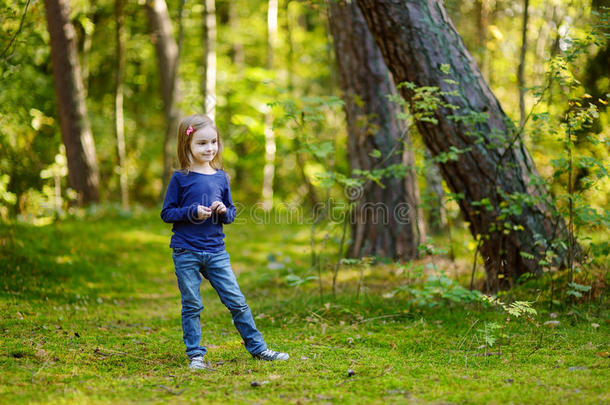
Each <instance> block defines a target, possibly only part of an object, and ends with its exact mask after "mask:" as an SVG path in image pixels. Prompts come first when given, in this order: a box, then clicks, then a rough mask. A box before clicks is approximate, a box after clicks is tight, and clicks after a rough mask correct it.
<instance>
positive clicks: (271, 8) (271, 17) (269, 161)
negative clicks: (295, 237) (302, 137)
mask: <svg viewBox="0 0 610 405" xmlns="http://www.w3.org/2000/svg"><path fill="white" fill-rule="evenodd" d="M267 4H268V7H267V63H266V67H267V69H268V70H271V69H273V57H274V53H275V51H274V49H275V46H276V42H277V11H278V10H277V8H278V0H269V1H268V2H267ZM263 121H264V130H263V132H264V133H265V166H264V168H263V190H262V195H263V209H265V210H270V209H271V208H273V177H274V176H275V150H276V144H275V134H274V132H273V115H272V113H271V108H269V107H266V109H265V114H264V118H263Z"/></svg>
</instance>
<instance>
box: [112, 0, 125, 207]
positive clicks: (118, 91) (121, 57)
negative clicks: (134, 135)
mask: <svg viewBox="0 0 610 405" xmlns="http://www.w3.org/2000/svg"><path fill="white" fill-rule="evenodd" d="M114 12H115V19H116V31H115V34H116V58H117V64H116V82H115V87H114V124H115V125H114V131H115V135H116V144H117V154H118V158H119V179H120V183H121V204H122V206H123V209H128V208H129V190H128V188H127V166H126V160H127V159H126V157H125V119H124V114H123V82H124V80H125V3H124V0H115V3H114Z"/></svg>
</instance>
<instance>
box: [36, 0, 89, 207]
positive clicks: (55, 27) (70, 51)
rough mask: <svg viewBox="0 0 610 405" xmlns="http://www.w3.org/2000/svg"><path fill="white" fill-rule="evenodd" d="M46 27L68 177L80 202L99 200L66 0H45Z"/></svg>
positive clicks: (78, 67)
mask: <svg viewBox="0 0 610 405" xmlns="http://www.w3.org/2000/svg"><path fill="white" fill-rule="evenodd" d="M44 4H45V10H46V18H47V29H48V31H49V37H50V39H51V59H52V61H53V78H54V80H53V81H54V83H55V95H56V98H57V110H58V113H59V125H60V127H61V135H62V139H63V142H64V145H65V147H66V155H67V158H68V181H69V182H70V186H71V187H72V188H74V189H75V190H76V191H77V192H78V193H79V202H81V203H89V202H96V201H98V200H99V170H98V166H97V158H96V154H95V144H94V143H93V135H92V134H91V126H90V124H89V118H88V117H87V106H86V105H85V93H84V88H83V80H82V77H81V72H80V65H79V62H78V54H77V51H76V33H75V31H74V27H73V26H72V23H71V22H70V7H69V4H68V0H45V2H44Z"/></svg>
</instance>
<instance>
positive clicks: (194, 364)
mask: <svg viewBox="0 0 610 405" xmlns="http://www.w3.org/2000/svg"><path fill="white" fill-rule="evenodd" d="M189 368H190V369H191V370H211V371H215V370H214V369H213V368H212V367H210V365H209V364H207V363H206V362H205V361H204V360H203V356H195V357H193V358H192V359H191V364H189Z"/></svg>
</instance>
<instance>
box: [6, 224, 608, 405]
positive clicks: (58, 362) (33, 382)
mask: <svg viewBox="0 0 610 405" xmlns="http://www.w3.org/2000/svg"><path fill="white" fill-rule="evenodd" d="M225 230H226V234H227V250H228V251H229V253H230V254H231V259H232V264H233V268H234V270H235V271H236V273H237V274H238V280H239V281H240V284H241V287H242V290H243V291H244V293H245V295H246V297H247V299H248V302H249V304H250V306H251V308H252V311H253V313H254V314H255V316H256V321H257V325H258V326H259V329H260V330H261V331H262V333H263V335H264V336H265V340H266V341H267V343H268V344H269V346H270V347H271V348H275V349H280V350H284V351H287V352H289V353H290V355H291V359H290V361H288V362H285V363H264V362H259V361H255V360H253V359H252V358H251V357H250V356H249V355H248V353H247V352H246V351H245V350H244V348H243V344H242V342H241V339H240V338H239V335H238V334H237V332H236V331H235V329H234V328H233V326H232V324H231V318H230V315H229V312H228V311H227V310H226V308H224V307H223V306H222V304H221V303H220V302H219V300H218V298H217V296H216V294H215V292H214V291H213V290H212V288H211V287H210V286H209V285H204V287H203V289H202V290H203V291H202V296H203V300H204V305H205V309H204V312H203V314H202V324H203V339H204V343H205V344H206V345H207V346H208V348H209V351H208V355H207V356H206V357H207V360H209V361H210V362H211V363H212V364H213V365H214V366H215V368H216V371H215V372H212V371H204V372H191V371H190V370H188V368H187V360H186V357H185V355H184V349H183V344H182V340H181V336H182V332H181V329H180V298H179V292H178V289H177V287H176V282H175V276H174V274H173V265H172V262H171V255H170V250H169V248H168V247H167V245H168V243H169V238H170V235H171V231H170V227H169V226H168V225H167V224H163V223H162V222H161V221H160V219H159V217H158V213H157V212H150V213H145V214H144V215H141V216H139V217H135V218H121V217H116V216H115V217H107V218H101V219H92V220H87V221H76V220H66V221H63V222H59V223H56V224H54V225H48V226H41V227H34V226H29V225H23V224H14V225H0V235H1V236H0V275H1V276H2V279H1V281H0V316H1V319H0V331H1V332H2V339H1V340H0V350H1V351H0V403H45V404H49V403H51V404H52V403H131V402H134V403H139V402H147V403H149V402H152V403H165V402H168V401H170V402H175V403H193V402H202V403H226V402H236V403H253V402H256V403H306V402H321V403H325V402H330V403H343V402H346V403H362V402H369V403H371V402H372V403H387V402H389V403H404V402H415V403H428V402H432V403H553V404H555V403H578V404H586V403H591V404H599V403H608V402H610V394H609V392H608V385H607V381H608V380H609V377H610V372H609V362H610V359H609V358H608V354H607V352H608V351H609V348H608V342H609V339H608V337H609V336H608V322H607V315H608V313H607V311H606V310H605V309H604V310H602V311H601V312H597V313H595V314H593V315H591V316H593V318H590V319H589V320H587V321H585V320H584V319H583V317H582V316H581V317H577V316H575V315H573V314H569V313H560V314H559V317H558V318H557V320H559V321H560V324H559V326H558V327H556V328H549V327H548V326H544V325H543V323H544V322H545V321H546V320H548V319H549V316H548V313H545V312H544V311H543V310H542V309H541V308H538V309H539V314H538V316H537V317H535V319H534V321H533V322H528V321H526V320H522V319H517V320H513V321H511V322H509V323H508V324H505V322H504V318H505V315H504V314H502V313H500V312H498V311H497V310H490V309H483V308H481V307H479V306H476V305H471V306H463V305H445V306H441V307H437V308H432V309H427V310H420V309H418V308H414V307H413V306H412V305H410V304H409V302H408V297H406V296H404V295H401V294H397V295H395V296H394V297H393V298H391V299H388V298H384V297H383V295H384V293H387V292H389V291H391V290H392V289H393V288H395V287H396V286H397V285H399V284H400V283H402V282H404V279H402V278H401V276H400V275H397V272H396V271H394V270H395V269H394V268H393V265H391V264H389V265H384V266H377V267H374V268H372V269H371V270H370V271H369V272H367V273H365V278H364V285H365V287H366V288H365V290H364V291H363V292H362V293H361V294H360V296H359V297H358V298H356V288H357V287H356V286H357V284H358V272H357V271H355V270H347V269H342V270H341V274H340V278H339V280H340V283H339V293H338V295H337V297H332V295H331V294H330V287H329V280H330V275H329V274H325V275H324V277H323V281H324V283H323V295H322V296H321V297H320V295H319V291H318V288H319V286H318V282H317V281H313V282H310V283H308V284H304V285H301V286H299V287H290V286H288V285H287V282H286V275H288V274H289V273H292V272H294V273H295V274H298V275H299V276H301V277H305V276H306V275H313V274H315V273H312V272H308V270H307V268H308V265H309V262H310V256H309V254H310V253H309V228H308V227H307V226H303V225H252V224H245V225H237V224H234V225H230V226H228V227H226V228H225ZM270 253H273V254H274V255H275V258H276V260H278V261H280V262H282V263H285V267H284V268H282V269H279V270H272V269H270V268H269V267H268V263H269V259H268V255H269V254H270ZM583 310H584V309H583ZM594 312H595V311H594ZM596 316H597V318H596ZM488 322H497V323H500V324H502V325H505V327H504V328H503V329H502V331H501V332H500V333H498V336H497V337H498V341H497V342H496V343H495V344H494V345H493V346H492V347H483V346H484V341H483V334H482V333H481V332H480V331H479V330H480V329H484V325H485V324H486V323H488ZM591 322H594V323H597V324H599V325H600V326H599V328H597V329H596V328H594V327H592V326H591ZM348 370H353V372H354V374H353V375H352V376H351V377H350V376H348ZM252 382H258V383H259V384H260V385H259V386H252V384H251V383H252Z"/></svg>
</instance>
